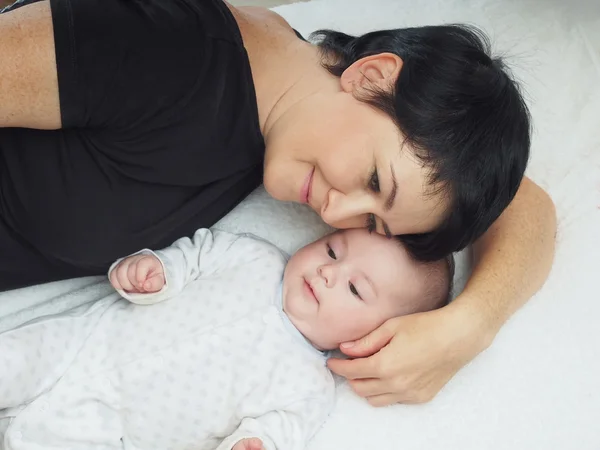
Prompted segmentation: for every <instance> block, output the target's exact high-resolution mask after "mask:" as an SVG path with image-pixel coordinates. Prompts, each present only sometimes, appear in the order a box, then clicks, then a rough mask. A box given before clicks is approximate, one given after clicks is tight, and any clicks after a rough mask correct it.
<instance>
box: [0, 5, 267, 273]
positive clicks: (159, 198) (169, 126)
mask: <svg viewBox="0 0 600 450" xmlns="http://www.w3.org/2000/svg"><path fill="white" fill-rule="evenodd" d="M34 1H36V0H33V1H30V0H26V1H25V2H21V4H20V5H17V7H19V6H22V5H23V4H26V3H32V2H34ZM50 3H51V8H52V19H53V24H54V38H55V45H56V59H57V71H58V82H59V91H60V109H61V117H62V126H63V128H62V129H61V130H57V131H40V130H31V129H23V128H4V129H2V128H0V187H1V193H0V219H1V220H2V222H3V224H4V225H5V226H6V227H7V228H8V229H10V230H11V231H12V232H13V233H14V235H16V236H17V239H18V240H21V241H22V242H23V243H24V245H28V246H33V247H34V248H35V249H36V250H37V251H39V252H40V254H42V255H44V257H46V258H51V259H56V260H58V261H61V262H63V263H66V264H69V265H72V266H73V267H78V268H80V269H85V271H86V272H87V273H103V271H104V270H106V268H107V267H108V265H109V264H111V263H112V262H113V261H114V260H115V259H116V258H118V257H122V256H125V255H127V254H130V253H132V252H135V251H137V250H139V249H141V248H162V247H165V246H168V245H170V244H171V243H172V242H173V241H174V240H176V239H178V238H180V237H182V236H186V235H191V234H192V233H193V232H194V231H195V230H197V229H198V228H201V227H208V226H211V225H213V224H214V223H215V222H216V221H217V220H219V219H220V218H221V217H222V216H224V215H225V214H226V213H227V212H228V211H230V210H231V209H232V208H233V207H234V206H235V205H236V204H237V203H239V202H240V201H241V200H242V199H243V198H244V197H245V196H246V195H247V194H248V193H250V192H251V191H252V190H253V189H254V188H256V187H257V186H258V185H259V184H260V183H261V181H262V169H263V158H264V141H263V138H262V135H261V133H260V129H259V122H258V111H257V105H256V96H255V91H254V85H253V81H252V74H251V70H250V65H249V61H248V56H247V54H246V51H245V49H244V46H243V43H242V39H241V35H240V32H239V29H238V27H237V24H236V22H235V19H234V18H233V16H232V15H231V13H230V11H229V10H228V8H227V7H226V6H225V5H224V4H223V3H222V2H221V1H220V0H50ZM0 101H1V100H0ZM5 257H6V255H0V258H5ZM80 273H81V272H77V271H74V272H73V274H77V275H79V274H80Z"/></svg>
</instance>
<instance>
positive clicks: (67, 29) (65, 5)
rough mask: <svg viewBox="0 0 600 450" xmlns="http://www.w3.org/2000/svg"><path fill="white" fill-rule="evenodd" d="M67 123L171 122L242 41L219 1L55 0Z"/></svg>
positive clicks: (62, 104) (113, 125)
mask: <svg viewBox="0 0 600 450" xmlns="http://www.w3.org/2000/svg"><path fill="white" fill-rule="evenodd" d="M50 2H51V6H52V19H53V25H54V39H55V47H56V60H57V72H58V82H59V92H60V107H61V116H62V125H63V128H72V127H75V128H76V127H87V128H108V127H110V128H111V129H113V130H114V129H122V130H126V129H128V128H133V127H136V128H139V127H140V126H141V125H142V126H143V125H144V124H148V126H152V125H153V124H159V123H160V124H161V125H163V126H164V125H165V123H167V122H168V119H169V117H172V116H173V115H174V111H175V109H174V108H179V109H184V107H185V106H186V105H188V104H190V102H191V101H192V97H193V96H194V95H197V94H198V92H199V90H201V89H202V88H203V85H204V83H203V79H204V78H205V77H206V76H207V71H208V70H209V69H210V70H213V69H214V66H215V65H217V67H216V69H217V70H218V69H219V67H218V66H219V64H226V62H223V61H222V58H223V57H222V56H221V55H223V54H225V55H226V54H227V52H223V50H222V48H221V47H222V46H229V47H231V46H232V45H236V40H237V39H238V37H237V36H236V33H235V32H234V31H233V30H234V29H235V30H237V28H235V27H233V28H232V27H231V26H229V27H228V26H225V25H226V24H229V25H231V23H230V22H231V21H232V20H233V19H232V18H231V17H230V16H229V15H228V13H227V11H226V10H225V9H224V8H226V6H224V4H221V5H219V4H218V3H222V2H217V1H215V0H208V1H199V0H170V1H164V0H50Z"/></svg>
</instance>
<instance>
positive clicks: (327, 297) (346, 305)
mask: <svg viewBox="0 0 600 450" xmlns="http://www.w3.org/2000/svg"><path fill="white" fill-rule="evenodd" d="M416 270H417V269H416V266H415V264H414V263H413V262H412V261H411V260H410V259H409V257H408V255H407V254H406V252H405V251H404V250H403V248H402V247H401V246H400V245H399V244H398V243H397V242H393V241H391V240H389V239H388V238H386V237H384V236H381V235H379V234H376V233H372V234H370V233H369V232H368V231H367V230H366V229H353V230H343V231H338V232H336V233H334V234H331V235H329V236H326V237H324V238H322V239H320V240H318V241H316V242H313V243H312V244H309V245H307V246H306V247H304V248H302V249H300V250H299V251H298V252H297V253H296V254H294V255H293V256H292V258H291V259H290V261H289V262H288V264H287V266H286V269H285V273H284V277H283V307H284V310H285V312H286V313H287V315H288V317H289V318H290V320H291V321H292V323H293V324H294V325H295V326H296V328H298V330H300V332H301V333H302V334H303V335H304V336H305V337H306V338H307V339H308V340H310V341H311V342H312V343H313V344H314V345H316V346H317V347H319V348H321V349H327V350H329V349H334V348H337V347H338V346H339V344H340V343H342V342H346V341H352V340H355V339H359V338H361V337H363V336H365V335H367V334H368V333H370V332H371V331H373V330H375V329H376V328H377V327H379V326H380V325H381V324H382V323H384V322H385V321H386V320H388V319H391V318H392V317H396V316H399V315H402V314H406V313H408V312H409V310H410V309H411V308H412V304H411V302H414V301H415V300H414V299H415V298H418V289H419V282H418V281H417V280H418V274H417V273H416Z"/></svg>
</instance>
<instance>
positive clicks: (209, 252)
mask: <svg viewBox="0 0 600 450" xmlns="http://www.w3.org/2000/svg"><path fill="white" fill-rule="evenodd" d="M240 239H242V240H243V241H245V244H246V245H245V247H246V248H241V247H244V245H242V246H240V245H235V244H236V242H238V241H239V240H240ZM249 240H250V238H244V237H242V236H240V235H236V234H232V233H227V232H225V231H219V230H210V229H208V228H201V229H199V230H198V231H196V233H194V236H192V238H191V239H190V238H188V237H183V238H181V239H178V240H177V241H175V242H174V243H173V245H171V246H169V247H166V248H164V249H162V250H157V251H152V250H149V249H144V250H141V251H139V252H136V253H134V254H132V255H130V256H135V255H139V254H152V255H154V256H156V257H157V258H158V259H159V260H160V262H161V264H162V266H163V270H164V274H165V286H164V287H163V289H161V290H160V291H159V292H155V293H151V294H131V293H127V292H125V291H122V290H119V294H121V296H123V297H124V298H126V299H127V300H129V301H131V302H132V303H137V304H141V305H150V304H154V303H158V302H161V301H163V300H165V299H167V298H171V297H173V296H175V295H177V294H178V293H179V292H181V291H182V289H183V288H184V287H185V285H186V284H188V283H189V282H190V281H192V280H194V279H196V278H198V277H199V276H200V275H202V274H206V273H213V272H215V271H218V270H222V269H225V268H227V267H228V266H230V265H232V264H236V263H237V261H238V260H239V256H240V255H242V254H243V253H244V250H245V249H248V250H249V248H247V247H248V245H249V243H248V241H249ZM123 259H124V258H120V259H118V260H117V261H115V262H114V263H113V264H112V265H111V266H110V268H109V270H108V276H109V278H110V274H111V272H112V271H113V269H114V268H115V267H116V266H117V264H119V262H121V261H122V260H123Z"/></svg>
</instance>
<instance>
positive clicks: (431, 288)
mask: <svg viewBox="0 0 600 450" xmlns="http://www.w3.org/2000/svg"><path fill="white" fill-rule="evenodd" d="M409 255H410V253H409ZM413 262H414V263H415V264H416V265H417V269H418V270H420V271H423V275H422V283H423V285H424V289H423V292H422V293H421V295H420V297H419V298H418V299H416V308H415V310H414V311H412V312H425V311H432V310H434V309H438V308H441V307H443V306H446V305H447V304H448V303H450V301H451V300H452V295H453V288H454V272H455V262H454V256H453V255H452V254H450V255H449V256H446V257H445V258H442V259H439V260H437V261H421V260H418V259H416V258H414V257H413Z"/></svg>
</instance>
